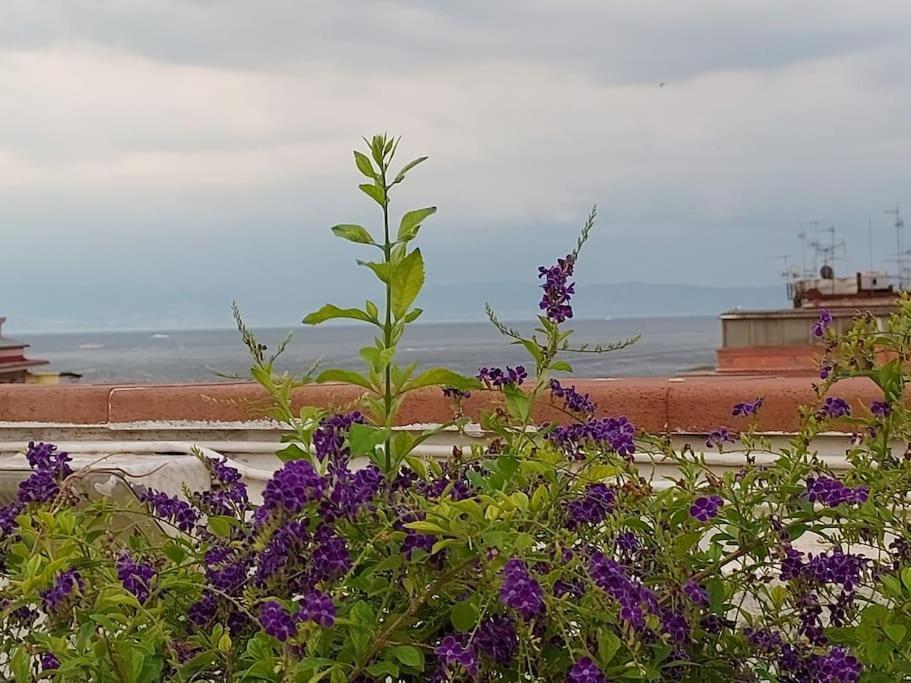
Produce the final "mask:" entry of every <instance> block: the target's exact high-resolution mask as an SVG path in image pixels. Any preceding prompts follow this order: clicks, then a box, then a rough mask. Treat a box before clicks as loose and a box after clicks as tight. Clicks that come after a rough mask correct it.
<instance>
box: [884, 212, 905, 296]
mask: <svg viewBox="0 0 911 683" xmlns="http://www.w3.org/2000/svg"><path fill="white" fill-rule="evenodd" d="M883 213H885V214H886V215H889V216H895V223H894V224H893V225H894V226H895V260H896V265H897V268H898V276H897V278H896V279H897V280H898V288H899V289H904V288H905V259H904V257H905V255H906V253H905V249H904V246H905V234H904V233H905V221H904V220H903V219H902V214H901V209H899V208H898V204H896V205H895V208H894V209H886V210H885V211H883Z"/></svg>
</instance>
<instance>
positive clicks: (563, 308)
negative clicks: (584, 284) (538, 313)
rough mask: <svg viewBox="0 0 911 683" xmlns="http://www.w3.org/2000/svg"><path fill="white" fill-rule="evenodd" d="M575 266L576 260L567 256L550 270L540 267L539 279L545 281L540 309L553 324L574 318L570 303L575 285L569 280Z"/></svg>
mask: <svg viewBox="0 0 911 683" xmlns="http://www.w3.org/2000/svg"><path fill="white" fill-rule="evenodd" d="M574 265H575V258H574V257H573V255H572V254H567V255H566V258H561V259H557V263H556V264H555V265H553V266H551V267H550V268H547V267H545V266H539V267H538V278H543V279H544V284H542V285H541V289H543V290H544V294H543V295H542V296H541V302H540V303H539V304H538V308H540V309H541V310H542V311H544V315H545V316H547V319H548V320H550V321H551V322H554V323H562V322H563V321H564V320H566V319H567V318H572V317H573V309H572V306H570V305H569V301H570V299H571V298H572V295H573V294H575V283H573V282H569V278H570V277H571V276H572V274H573V266H574Z"/></svg>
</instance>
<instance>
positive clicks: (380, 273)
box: [357, 260, 392, 319]
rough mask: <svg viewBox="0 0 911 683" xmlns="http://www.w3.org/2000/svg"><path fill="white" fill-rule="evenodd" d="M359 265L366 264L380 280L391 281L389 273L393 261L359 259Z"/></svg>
mask: <svg viewBox="0 0 911 683" xmlns="http://www.w3.org/2000/svg"><path fill="white" fill-rule="evenodd" d="M357 265H359V266H364V267H366V268H369V269H370V270H372V271H373V272H374V274H375V275H376V277H377V279H378V280H379V281H380V282H389V274H390V273H391V272H392V264H391V263H380V262H377V261H361V260H358V262H357ZM373 317H374V319H375V318H376V315H375V314H374V316H373Z"/></svg>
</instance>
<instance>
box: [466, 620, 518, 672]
mask: <svg viewBox="0 0 911 683" xmlns="http://www.w3.org/2000/svg"><path fill="white" fill-rule="evenodd" d="M472 644H473V645H474V646H475V647H476V648H477V649H478V651H479V652H480V653H481V654H482V655H484V656H486V657H488V658H489V659H490V660H491V661H494V662H496V663H497V664H508V663H509V662H511V661H512V660H513V658H514V657H515V656H516V652H518V650H519V638H518V636H517V635H516V627H515V624H513V622H512V619H510V618H509V617H507V616H506V615H503V614H496V615H494V616H492V617H486V618H485V619H484V620H483V621H482V622H481V624H480V626H478V630H477V632H476V633H475V635H474V638H473V640H472Z"/></svg>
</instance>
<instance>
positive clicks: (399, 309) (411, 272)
mask: <svg viewBox="0 0 911 683" xmlns="http://www.w3.org/2000/svg"><path fill="white" fill-rule="evenodd" d="M391 284H392V312H393V314H394V315H395V317H396V318H401V317H402V316H404V315H405V314H406V313H407V312H408V309H409V308H410V307H411V304H412V303H414V300H415V299H416V298H417V296H418V293H419V292H420V291H421V287H423V286H424V259H423V258H422V257H421V250H420V249H415V250H414V251H412V252H411V253H410V254H408V256H406V257H405V258H404V259H402V262H401V263H399V265H398V267H396V269H395V272H393V274H392V280H391Z"/></svg>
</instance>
